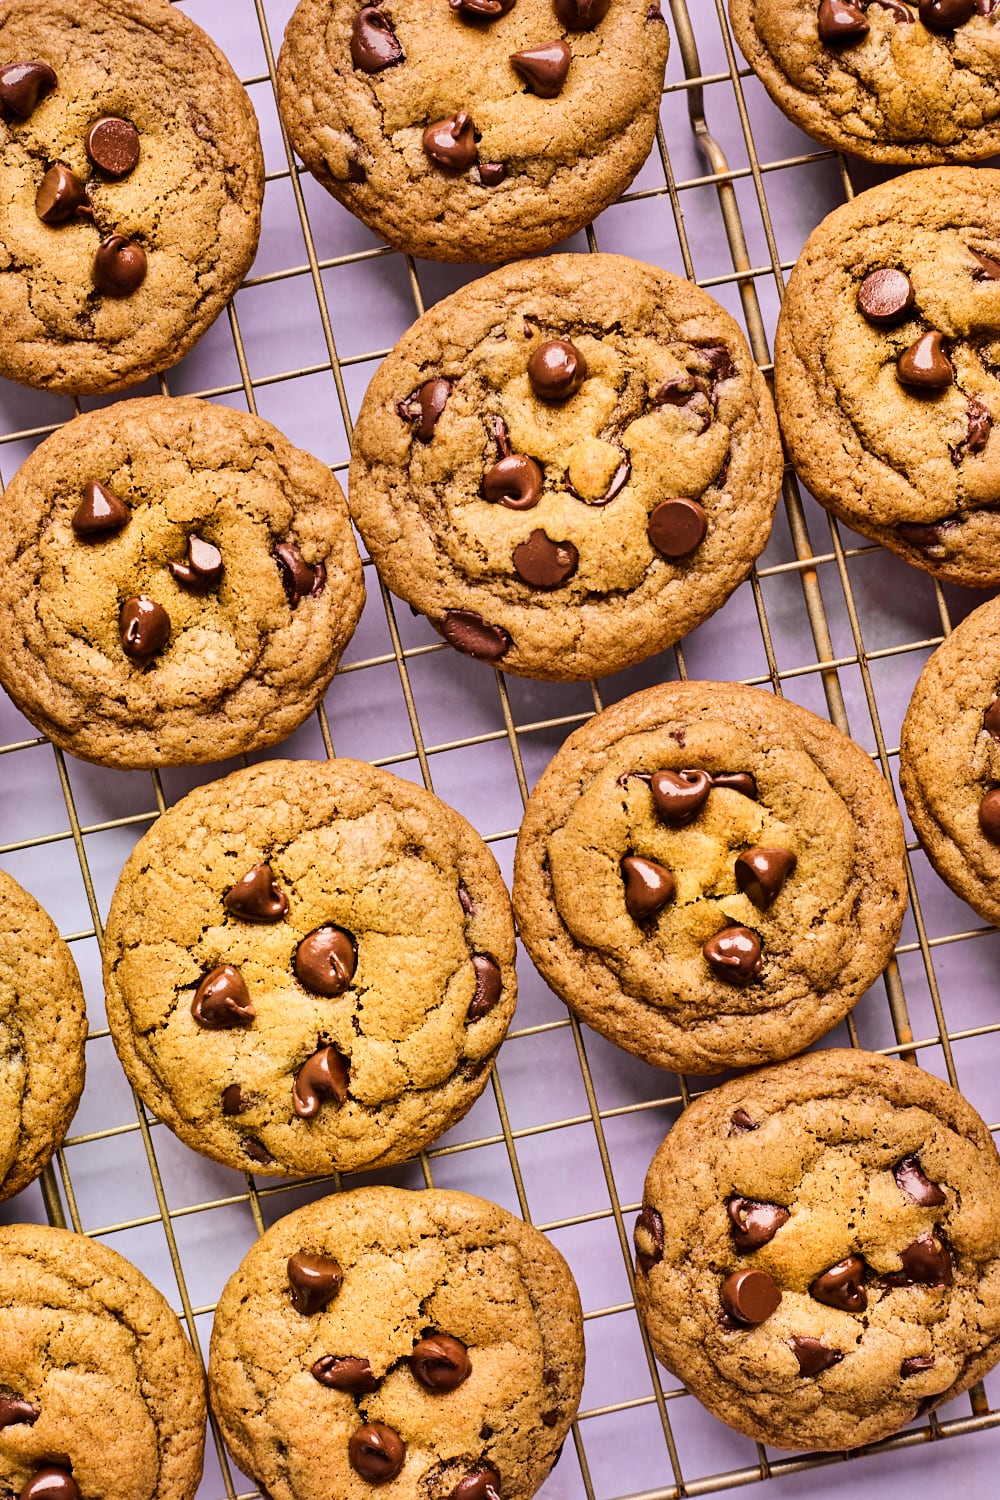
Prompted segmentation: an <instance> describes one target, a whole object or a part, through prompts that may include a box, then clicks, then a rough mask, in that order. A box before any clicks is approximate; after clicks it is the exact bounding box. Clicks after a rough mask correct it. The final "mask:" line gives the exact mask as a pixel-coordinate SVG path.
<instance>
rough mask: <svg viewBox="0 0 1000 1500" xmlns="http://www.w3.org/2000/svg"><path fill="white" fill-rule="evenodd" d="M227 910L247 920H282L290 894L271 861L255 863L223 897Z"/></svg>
mask: <svg viewBox="0 0 1000 1500" xmlns="http://www.w3.org/2000/svg"><path fill="white" fill-rule="evenodd" d="M222 904H223V906H224V907H225V908H226V911H228V912H232V914H233V916H234V917H241V918H242V919H243V921H245V922H280V921H281V919H282V917H283V916H285V915H286V913H287V911H288V897H287V896H286V895H285V893H284V891H283V890H282V889H281V887H280V886H279V885H278V883H277V881H276V880H275V878H274V875H273V874H272V872H271V866H270V865H268V864H259V865H254V866H253V868H252V869H251V870H248V871H247V873H246V874H245V875H243V876H241V877H240V879H239V880H238V881H237V882H236V884H235V885H234V886H233V887H232V889H231V890H229V891H227V892H226V894H225V895H224V896H223V898H222Z"/></svg>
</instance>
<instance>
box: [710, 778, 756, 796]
mask: <svg viewBox="0 0 1000 1500" xmlns="http://www.w3.org/2000/svg"><path fill="white" fill-rule="evenodd" d="M712 785H713V786H720V787H728V789H729V790H730V791H731V792H739V794H740V796H741V797H749V798H750V801H751V802H756V801H757V780H756V777H755V776H754V774H753V772H752V771H713V772H712Z"/></svg>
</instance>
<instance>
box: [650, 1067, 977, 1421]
mask: <svg viewBox="0 0 1000 1500" xmlns="http://www.w3.org/2000/svg"><path fill="white" fill-rule="evenodd" d="M635 1246H636V1302H637V1305H638V1308H639V1312H640V1315H641V1316H642V1318H643V1320H644V1322H645V1324H646V1327H647V1329H648V1331H649V1336H650V1339H651V1341H652V1344H653V1348H654V1350H655V1352H656V1355H657V1357H658V1358H659V1359H660V1360H662V1361H663V1363H664V1364H665V1365H666V1366H667V1367H668V1368H669V1369H671V1370H673V1372H674V1373H675V1374H676V1375H677V1376H678V1377H679V1378H680V1379H681V1380H683V1381H684V1383H685V1384H686V1385H687V1386H688V1387H689V1389H690V1390H691V1391H693V1393H694V1394H695V1395H696V1396H697V1397H698V1399H699V1400H700V1401H703V1402H704V1404H705V1405H706V1406H707V1407H708V1409H709V1410H710V1411H711V1412H712V1413H713V1414H714V1415H715V1416H717V1417H721V1419H722V1420H723V1421H724V1422H728V1423H729V1425H730V1426H731V1427H735V1428H736V1429H737V1431H739V1432H744V1433H747V1434H748V1435H749V1436H750V1437H754V1438H756V1439H758V1441H759V1442H762V1443H770V1444H773V1445H774V1446H775V1447H777V1448H818V1449H833V1448H856V1447H859V1446H860V1445H861V1444H862V1443H872V1442H877V1441H878V1440H879V1439H880V1438H884V1437H887V1436H888V1435H889V1433H891V1432H895V1431H896V1429H897V1428H898V1427H902V1426H903V1424H904V1423H906V1422H909V1421H911V1420H912V1419H913V1418H914V1417H918V1416H922V1415H923V1414H924V1413H925V1412H928V1411H930V1410H932V1409H933V1408H934V1407H935V1406H939V1405H941V1404H942V1403H943V1402H945V1401H950V1400H951V1399H952V1398H953V1397H954V1396H958V1395H960V1394H961V1393H962V1391H966V1390H968V1389H969V1387H970V1386H971V1385H973V1384H975V1382H976V1381H977V1380H979V1379H981V1377H982V1376H983V1375H984V1374H985V1373H986V1371H987V1370H989V1369H990V1368H991V1367H992V1366H993V1365H994V1364H995V1363H996V1361H997V1359H998V1358H1000V1250H998V1247H1000V1160H998V1158H997V1152H996V1148H995V1147H994V1145H993V1141H992V1138H991V1136H990V1132H989V1130H988V1129H987V1127H986V1126H985V1125H984V1124H983V1122H982V1120H981V1119H980V1118H979V1116H978V1115H977V1114H976V1112H975V1110H974V1109H973V1108H972V1107H971V1105H969V1104H967V1103H966V1101H965V1100H964V1099H963V1098H962V1096H961V1095H960V1094H958V1093H956V1091H955V1090H954V1089H953V1088H949V1086H948V1085H947V1084H945V1083H941V1082H940V1081H939V1080H938V1079H937V1078H934V1077H933V1076H932V1075H931V1074H929V1073H925V1072H924V1071H922V1070H921V1069H919V1068H916V1067H914V1066H912V1065H911V1064H909V1063H902V1062H897V1061H895V1060H893V1059H891V1058H886V1057H878V1056H875V1055H874V1054H872V1053H870V1052H851V1051H846V1050H843V1051H834V1052H815V1053H811V1054H809V1055H808V1056H806V1057H800V1058H796V1059H795V1060H794V1061H793V1062H788V1063H783V1064H782V1065H781V1066H780V1067H776V1068H766V1069H764V1070H763V1071H762V1072H759V1073H752V1074H750V1076H749V1077H744V1078H737V1079H735V1080H734V1081H733V1082H731V1083H727V1084H724V1085H723V1087H722V1088H719V1089H713V1090H712V1091H711V1092H710V1093H707V1094H703V1095H702V1097H701V1098H700V1099H697V1100H696V1101H695V1102H694V1104H692V1105H691V1106H690V1108H689V1109H687V1110H685V1112H684V1114H683V1115H682V1116H681V1118H680V1119H679V1120H678V1121H677V1123H676V1125H675V1126H674V1128H673V1129H672V1130H671V1132H670V1134H669V1135H668V1136H667V1138H666V1140H665V1141H664V1142H663V1144H662V1146H661V1147H660V1149H659V1150H658V1151H657V1153H656V1155H655V1156H654V1157H653V1161H652V1165H651V1166H650V1169H649V1173H648V1175H647V1177H646V1186H645V1191H644V1193H643V1209H642V1212H641V1213H640V1215H639V1217H638V1219H637V1220H636V1225H635Z"/></svg>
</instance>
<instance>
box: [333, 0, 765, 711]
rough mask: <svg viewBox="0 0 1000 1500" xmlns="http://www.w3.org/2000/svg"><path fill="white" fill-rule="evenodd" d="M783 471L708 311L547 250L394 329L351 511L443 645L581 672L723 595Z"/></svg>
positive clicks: (678, 631) (595, 670)
mask: <svg viewBox="0 0 1000 1500" xmlns="http://www.w3.org/2000/svg"><path fill="white" fill-rule="evenodd" d="M512 14H513V12H512ZM781 466H782V458H781V448H780V443H779V440H778V432H777V425H776V422H775V419H774V411H773V408H772V406H771V399H770V396H769V395H768V391H767V387H766V385H765V384H764V380H763V377H762V376H761V374H760V372H759V370H758V369H757V366H756V365H755V364H754V362H753V359H752V357H751V355H750V351H749V349H748V348H747V344H746V340H745V339H744V338H743V335H742V334H741V333H740V330H739V328H738V327H737V325H736V324H735V323H734V321H733V320H732V318H730V316H729V314H728V313H726V312H725V311H724V310H723V309H722V308H721V307H720V306H719V305H718V303H716V302H713V300H712V299H711V297H709V296H708V295H707V294H706V293H705V292H702V291H700V290H699V289H698V287H696V286H693V285H692V284H691V283H690V282H687V281H682V280H680V279H679V278H678V277H676V276H672V275H671V274H670V273H669V272H668V271H662V270H659V269H658V268H656V267H655V266H647V265H642V264H640V262H638V261H634V260H629V259H628V258H627V257H625V256H621V255H553V256H550V257H549V258H548V259H546V260H536V261H530V262H527V263H524V264H520V265H513V266H507V267H505V268H504V269H503V270H500V271H495V272H494V273H493V274H492V275H490V276H486V277H483V278H482V280H480V281H476V282H473V283H472V284H471V285H470V286H466V287H464V288H462V290H460V291H458V292H455V293H453V294H452V295H451V296H450V297H446V298H445V299H443V300H442V301H441V302H439V303H437V304H436V305H435V306H434V307H433V308H431V310H430V312H428V313H425V314H424V316H423V317H422V318H420V319H419V320H418V321H417V323H416V324H415V325H414V326H413V327H412V328H411V329H410V331H409V332H408V333H407V334H405V335H404V337H403V338H402V339H401V340H400V342H399V343H398V344H397V346H396V348H395V350H394V351H393V353H392V354H391V355H390V356H389V357H388V359H386V360H385V361H384V363H383V364H382V365H381V366H380V368H379V370H378V373H377V374H376V376H375V379H374V380H373V381H372V383H371V385H370V386H369V388H368V392H367V395H366V396H365V399H364V402H363V404H362V407H361V413H360V415H359V418H358V423H357V426H356V428H355V433H354V451H353V458H352V462H351V480H350V497H349V500H350V506H351V513H352V515H353V516H354V519H355V521H356V523H357V525H358V528H359V530H360V531H361V533H362V535H363V537H364V539H365V542H366V544H367V546H368V548H369V551H370V552H371V554H372V556H373V558H374V560H375V562H376V564H377V566H378V568H379V571H380V573H381V575H382V577H383V579H384V580H385V582H386V583H387V584H388V586H389V587H390V588H391V589H392V590H393V591H394V592H395V593H397V594H399V595H400V596H401V597H402V598H403V599H406V600H407V601H408V603H410V604H412V605H414V606H415V607H416V608H417V609H419V610H421V611H422V612H423V613H424V614H425V615H427V616H428V618H429V619H430V621H431V623H432V624H433V625H434V626H435V627H436V628H437V629H438V630H440V631H441V633H442V634H443V635H444V636H445V638H446V639H447V640H448V641H450V642H451V644H452V645H453V646H456V647H457V648H458V649H459V650H460V651H464V652H466V653H467V654H469V655H472V656H477V657H479V658H480V659H482V660H485V661H490V662H494V663H496V664H497V665H499V666H501V667H503V668H504V669H505V670H508V671H511V672H515V673H519V674H522V675H524V676H527V677H543V678H549V679H557V680H559V679H561V680H569V681H573V680H577V679H580V678H586V677H596V676H601V675H604V674H605V673H609V672H614V671H617V670H618V669H619V668H621V667H625V666H628V665H630V664H632V663H634V662H638V661H641V660H643V659H644V658H645V657H647V656H650V655H652V654H653V653H654V652H656V651H660V650H662V649H663V648H664V647H665V646H668V645H670V644H671V643H672V642H673V641H675V640H677V639H678V638H679V637H680V636H682V635H684V634H685V632H686V631H688V630H691V629H693V628H694V626H696V625H698V624H699V623H700V622H701V621H702V620H704V619H705V618H706V616H707V615H710V614H711V613H712V611H713V610H715V609H717V608H718V607H719V606H720V605H721V604H722V603H723V602H724V601H725V600H726V599H727V598H728V597H729V595H730V594H731V593H732V591H733V589H734V588H735V587H736V586H737V584H738V583H740V582H742V580H743V579H744V578H745V577H746V575H747V574H748V573H749V571H750V569H751V567H752V565H753V561H754V559H755V558H756V557H757V555H758V554H759V553H760V551H761V550H762V548H763V547H764V545H765V543H766V542H767V537H768V533H769V531H770V526H771V518H772V516H773V514H774V507H775V505H776V503H777V498H778V491H779V485H780V481H781Z"/></svg>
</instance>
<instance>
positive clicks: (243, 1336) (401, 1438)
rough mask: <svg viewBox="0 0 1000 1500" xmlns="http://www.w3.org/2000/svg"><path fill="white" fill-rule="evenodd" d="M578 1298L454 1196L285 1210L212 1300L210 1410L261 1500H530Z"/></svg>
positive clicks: (428, 1193) (508, 1233) (544, 1258)
mask: <svg viewBox="0 0 1000 1500" xmlns="http://www.w3.org/2000/svg"><path fill="white" fill-rule="evenodd" d="M583 1357H584V1350H583V1321H582V1316H581V1310H580V1298H579V1295H578V1293H577V1290H576V1286H575V1284H574V1282H573V1278H572V1276H571V1274H570V1271H569V1267H568V1266H567V1265H566V1262H565V1261H564V1260H563V1258H562V1256H561V1255H560V1254H559V1252H558V1251H557V1250H556V1249H555V1248H554V1246H553V1245H551V1244H550V1243H549V1241H548V1240H547V1239H546V1238H545V1236H544V1235H542V1234H539V1232H538V1230H537V1229H533V1228H532V1227H531V1225H530V1224H525V1223H523V1222H522V1221H521V1220H520V1219H516V1218H514V1216H513V1215H512V1214H509V1213H508V1212H507V1211H506V1209H503V1208H499V1207H498V1206H497V1205H496V1204H495V1203H488V1202H486V1201H485V1200H484V1199H482V1198H474V1197H471V1196H470V1195H469V1194H467V1193H456V1192H445V1191H442V1190H440V1189H434V1188H429V1189H427V1190H425V1191H424V1192H419V1193H414V1192H406V1191H404V1190H402V1189H400V1188H391V1187H372V1188H360V1189H357V1190H356V1191H354V1192H349V1193H340V1194H338V1195H337V1196H336V1197H333V1198H324V1199H322V1200H321V1201H319V1202H318V1203H311V1204H309V1205H308V1206H307V1207H306V1208H300V1209H298V1210H297V1211H296V1212H295V1213H292V1214H289V1215H288V1217H287V1218H285V1219H280V1220H279V1221H278V1223H277V1224H275V1225H273V1227H272V1228H271V1229H269V1230H268V1231H267V1233H266V1234H265V1235H264V1236H263V1238H262V1239H260V1240H258V1242H257V1243H256V1244H255V1245H254V1246H253V1248H252V1249H251V1250H250V1252H249V1254H248V1255H247V1256H246V1257H245V1259H244V1261H243V1263H242V1265H241V1266H240V1267H239V1269H238V1270H237V1271H236V1272H235V1273H234V1274H233V1276H231V1277H230V1279H229V1281H228V1283H227V1285H226V1287H225V1290H224V1291H223V1293H222V1296H221V1298H220V1299H219V1305H218V1309H217V1312H216V1315H215V1326H214V1329H213V1331H212V1355H211V1361H210V1365H209V1381H210V1386H211V1392H212V1406H213V1410H214V1411H215V1414H216V1416H217V1417H218V1419H219V1425H220V1427H221V1428H222V1433H223V1436H224V1438H225V1440H226V1443H227V1445H228V1447H229V1449H230V1451H231V1452H232V1455H233V1457H234V1459H235V1460H236V1462H237V1464H238V1465H239V1467H240V1468H241V1469H242V1470H243V1471H244V1473H246V1474H250V1475H252V1476H253V1477H254V1481H255V1482H256V1483H257V1484H258V1485H260V1486H261V1488H262V1490H263V1492H264V1493H266V1494H268V1495H269V1496H270V1497H271V1500H327V1497H328V1496H330V1495H338V1496H342V1497H344V1500H365V1497H370V1496H371V1495H372V1493H373V1488H374V1487H375V1486H379V1487H380V1488H381V1490H382V1492H383V1493H385V1494H388V1495H390V1496H393V1497H398V1500H422V1497H426V1496H431V1497H432V1500H451V1497H455V1500H529V1497H530V1496H531V1495H533V1494H534V1493H535V1491H536V1490H537V1489H538V1487H539V1485H540V1484H541V1483H542V1481H543V1479H544V1478H545V1476H546V1475H547V1474H548V1472H549V1470H550V1469H551V1468H552V1466H553V1464H554V1463H555V1461H556V1459H557V1458H558V1456H559V1449H560V1446H561V1444H562V1442H563V1439H564V1438H565V1436H566V1434H567V1432H568V1430H569V1426H570V1423H571V1421H572V1420H573V1417H574V1416H575V1414H576V1409H577V1406H578V1404H579V1400H580V1391H581V1387H582V1384H583Z"/></svg>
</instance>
